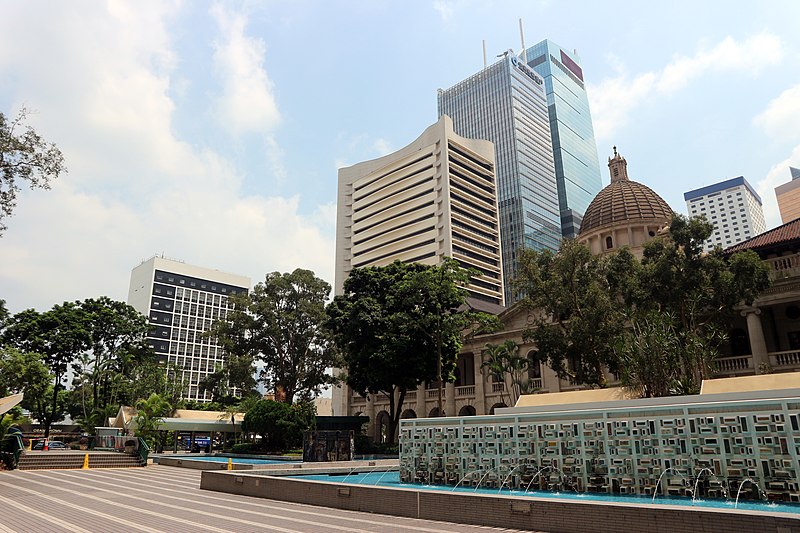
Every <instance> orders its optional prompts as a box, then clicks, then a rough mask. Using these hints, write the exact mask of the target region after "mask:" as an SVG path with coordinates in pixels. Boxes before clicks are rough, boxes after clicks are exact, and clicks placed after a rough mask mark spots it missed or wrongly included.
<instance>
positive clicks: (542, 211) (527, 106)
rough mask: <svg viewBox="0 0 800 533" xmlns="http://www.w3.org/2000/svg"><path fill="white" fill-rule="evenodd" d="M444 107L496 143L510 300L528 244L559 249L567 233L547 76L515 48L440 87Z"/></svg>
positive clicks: (464, 127) (465, 132)
mask: <svg viewBox="0 0 800 533" xmlns="http://www.w3.org/2000/svg"><path fill="white" fill-rule="evenodd" d="M438 107H439V116H440V117H441V116H442V115H449V116H450V117H451V118H452V119H453V125H454V128H455V131H456V133H457V134H459V135H462V136H464V137H470V138H476V139H488V140H490V141H492V142H493V143H494V146H495V175H496V176H497V199H498V205H499V209H500V242H501V246H502V254H503V279H504V285H505V301H506V305H510V304H511V303H513V302H514V301H515V300H517V299H518V298H515V297H514V291H513V290H512V289H513V280H514V278H515V277H516V272H517V255H518V253H519V251H520V249H522V248H530V249H534V250H542V249H550V250H556V249H558V246H559V243H560V241H561V217H560V210H559V198H558V189H557V186H556V174H555V170H554V165H553V149H552V144H551V139H550V126H549V117H548V112H547V96H546V93H545V82H544V79H543V77H542V76H540V75H539V74H537V73H536V72H535V71H534V70H533V69H531V68H529V67H528V66H527V65H525V63H524V62H523V61H521V60H520V59H519V58H518V57H517V56H516V55H514V53H513V51H511V50H509V51H508V53H507V54H506V55H505V57H504V58H503V59H501V60H500V61H498V62H496V63H495V64H493V65H490V66H489V67H487V68H485V69H483V70H481V71H480V72H479V73H477V74H475V75H474V76H471V77H469V78H467V79H466V80H464V81H462V82H460V83H458V84H457V85H454V86H453V87H450V88H449V89H446V90H442V89H439V95H438ZM595 158H596V156H595ZM598 190H599V189H598ZM587 205H588V202H587ZM584 208H585V206H584Z"/></svg>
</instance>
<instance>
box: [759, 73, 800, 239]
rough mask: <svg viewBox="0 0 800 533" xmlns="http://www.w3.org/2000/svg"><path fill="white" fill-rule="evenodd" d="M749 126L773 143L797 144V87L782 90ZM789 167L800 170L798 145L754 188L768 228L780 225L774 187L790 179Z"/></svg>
mask: <svg viewBox="0 0 800 533" xmlns="http://www.w3.org/2000/svg"><path fill="white" fill-rule="evenodd" d="M753 124H754V125H756V126H758V127H760V128H762V129H763V130H764V132H765V133H766V134H767V135H769V136H770V137H772V138H773V139H776V140H779V141H790V142H792V141H794V142H797V140H798V139H800V85H795V86H794V87H791V88H789V89H786V90H785V91H783V92H782V93H781V94H780V95H779V96H778V97H776V98H775V99H773V100H772V101H771V102H770V103H769V104H767V108H766V109H765V110H764V111H762V112H761V113H759V114H758V115H756V117H755V118H754V119H753ZM789 166H793V167H800V144H798V145H797V146H795V147H794V149H793V150H792V152H791V154H790V155H789V157H787V158H786V159H784V160H782V161H779V162H778V163H776V164H774V165H773V166H772V168H771V169H770V170H769V172H768V173H767V175H766V176H765V177H764V179H762V180H761V181H759V182H758V183H757V184H756V190H757V191H758V194H759V195H761V199H762V201H763V202H764V205H763V207H764V218H765V219H766V222H767V227H769V228H771V227H774V226H778V225H780V224H781V216H780V211H779V210H778V201H777V199H776V198H775V187H777V186H778V185H782V184H784V183H786V182H788V181H789V180H790V179H791V176H790V174H789Z"/></svg>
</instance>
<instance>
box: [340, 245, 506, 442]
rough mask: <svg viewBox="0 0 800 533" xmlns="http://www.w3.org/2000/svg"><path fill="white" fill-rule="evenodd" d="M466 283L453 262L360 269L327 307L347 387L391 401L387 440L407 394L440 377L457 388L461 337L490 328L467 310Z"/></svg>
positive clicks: (465, 274) (463, 272) (486, 319)
mask: <svg viewBox="0 0 800 533" xmlns="http://www.w3.org/2000/svg"><path fill="white" fill-rule="evenodd" d="M468 280H469V273H468V272H467V271H466V270H464V269H462V268H461V267H460V266H459V265H458V263H457V262H456V261H453V260H447V261H445V262H444V263H443V264H442V265H441V266H427V265H421V264H417V263H403V262H400V261H395V262H394V263H392V264H390V265H387V266H385V267H367V268H355V269H353V270H352V271H351V272H350V275H349V277H348V278H347V279H346V280H345V283H344V294H342V295H340V296H337V297H336V298H334V300H333V302H331V304H330V305H329V306H328V310H327V313H328V322H327V326H328V328H329V329H330V330H331V332H332V334H333V338H334V342H335V343H336V346H337V348H338V350H339V352H340V353H341V354H342V357H343V363H344V366H345V367H346V369H347V370H346V378H345V379H346V381H347V384H348V385H350V387H352V388H353V390H355V391H356V392H358V393H360V394H362V395H364V396H366V395H367V394H384V395H385V396H386V397H387V399H388V400H389V409H390V413H389V416H390V419H391V421H390V434H389V435H387V437H388V438H389V439H390V440H393V439H394V428H396V426H397V421H398V419H399V416H400V413H401V408H402V404H403V400H404V398H405V394H406V392H407V391H408V390H412V389H415V388H416V387H417V385H419V384H420V383H423V382H433V381H436V380H437V379H438V378H439V377H440V376H441V377H442V379H443V380H445V381H452V380H453V379H454V375H453V373H454V371H455V366H456V358H457V357H458V353H459V351H460V349H461V342H462V334H463V333H464V332H465V331H466V330H469V329H470V328H472V327H478V326H486V325H487V324H490V323H492V320H491V319H490V318H489V317H488V316H487V315H484V314H483V313H473V312H470V311H467V310H463V309H464V304H465V302H466V298H467V292H466V290H465V289H464V288H463V287H464V286H466V284H467V283H468ZM439 362H441V372H440V369H439V368H438V366H439V365H438V363H439Z"/></svg>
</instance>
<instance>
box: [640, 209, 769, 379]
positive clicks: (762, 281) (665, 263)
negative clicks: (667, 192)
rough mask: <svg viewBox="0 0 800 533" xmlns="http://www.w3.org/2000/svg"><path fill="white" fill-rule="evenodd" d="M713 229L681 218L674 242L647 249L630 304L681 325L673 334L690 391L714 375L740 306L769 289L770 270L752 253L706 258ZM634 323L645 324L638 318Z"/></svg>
mask: <svg viewBox="0 0 800 533" xmlns="http://www.w3.org/2000/svg"><path fill="white" fill-rule="evenodd" d="M712 231H713V225H712V224H711V223H709V222H707V221H706V220H705V219H704V218H693V219H687V218H686V217H684V216H682V215H675V216H674V217H673V220H672V223H671V224H670V231H669V238H661V239H654V240H653V241H651V242H649V243H647V245H646V246H645V249H644V257H643V258H642V262H641V265H642V269H641V272H640V279H639V287H640V288H641V292H640V293H639V294H638V296H637V297H634V298H632V299H631V300H630V302H631V304H632V305H633V307H634V308H635V309H636V310H637V312H638V316H639V317H641V316H652V315H648V313H660V314H665V315H668V316H670V317H672V319H673V320H674V322H675V326H674V328H673V329H672V331H674V335H675V342H677V343H678V352H679V353H680V354H681V360H680V369H681V378H680V379H681V380H682V381H683V382H684V384H683V387H684V389H690V390H691V389H696V388H698V387H699V384H700V381H701V380H702V379H704V378H706V377H709V374H710V373H711V372H712V368H713V361H714V358H715V357H716V356H717V354H718V348H719V346H720V345H721V344H722V342H723V341H724V340H725V337H724V335H723V334H722V333H721V331H723V329H724V327H725V325H726V324H728V323H730V320H731V319H732V317H733V315H734V313H735V309H736V307H737V306H739V305H742V304H744V305H751V304H752V302H753V301H754V300H755V298H756V297H757V296H758V294H759V293H760V292H762V291H763V290H764V289H766V288H767V287H768V286H769V283H770V282H769V270H768V268H767V266H766V265H765V264H764V262H763V261H761V259H760V258H759V257H758V255H757V254H756V253H754V252H752V251H746V252H739V253H736V254H733V255H731V256H726V255H725V254H723V252H722V251H721V250H720V249H719V248H717V249H716V250H714V251H712V252H710V253H707V254H706V253H703V251H702V250H703V242H704V241H705V240H706V239H707V238H708V237H709V236H710V235H711V233H712ZM633 320H634V321H636V320H640V319H638V318H637V317H636V316H634V317H633Z"/></svg>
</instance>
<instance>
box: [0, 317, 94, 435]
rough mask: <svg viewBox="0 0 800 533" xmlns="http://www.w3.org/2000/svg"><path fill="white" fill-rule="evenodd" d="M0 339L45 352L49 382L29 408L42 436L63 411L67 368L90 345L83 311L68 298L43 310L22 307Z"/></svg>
mask: <svg viewBox="0 0 800 533" xmlns="http://www.w3.org/2000/svg"><path fill="white" fill-rule="evenodd" d="M2 341H3V343H6V344H9V345H11V346H13V347H15V348H17V349H19V350H20V351H23V352H35V353H40V354H42V355H43V356H44V362H45V364H46V366H47V368H48V370H49V372H50V385H49V386H48V390H46V391H41V394H40V395H38V396H37V397H36V398H35V399H34V400H33V404H32V405H30V406H29V408H30V409H31V411H33V413H34V415H35V416H36V418H38V420H39V422H40V423H42V425H44V428H45V437H48V436H49V435H50V426H51V425H52V424H53V423H54V422H58V421H60V420H62V419H63V417H64V414H65V412H66V407H67V400H68V394H67V393H66V390H65V389H66V386H65V380H66V378H67V370H68V369H69V367H70V365H72V364H73V363H75V361H76V360H77V357H78V355H79V354H80V353H81V352H83V351H84V350H85V349H86V348H87V347H88V346H89V342H90V335H89V331H88V329H87V324H86V320H85V314H84V312H83V310H82V309H81V308H80V306H79V305H78V304H76V303H71V302H64V303H63V304H61V305H55V306H53V308H52V309H51V310H49V311H45V312H44V313H38V312H36V311H34V310H33V309H29V310H26V311H22V312H20V313H17V314H16V315H14V316H13V317H11V318H10V319H8V320H7V322H6V327H5V329H4V331H3V335H2Z"/></svg>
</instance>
